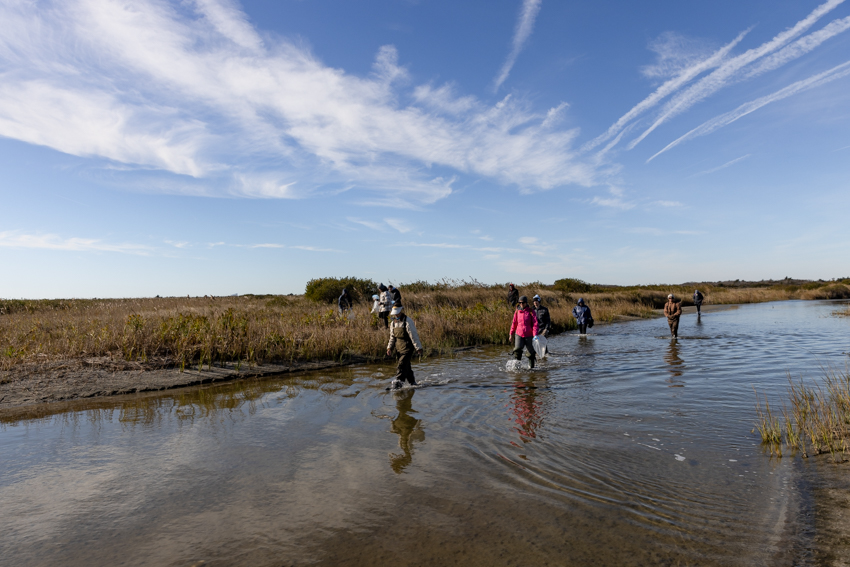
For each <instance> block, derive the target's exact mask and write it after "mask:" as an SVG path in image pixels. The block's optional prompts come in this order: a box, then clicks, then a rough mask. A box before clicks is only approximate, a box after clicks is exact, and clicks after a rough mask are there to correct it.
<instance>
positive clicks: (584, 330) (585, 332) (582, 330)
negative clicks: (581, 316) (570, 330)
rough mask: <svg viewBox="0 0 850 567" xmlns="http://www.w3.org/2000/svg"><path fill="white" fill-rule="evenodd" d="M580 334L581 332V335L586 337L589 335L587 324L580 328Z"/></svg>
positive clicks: (582, 324)
mask: <svg viewBox="0 0 850 567" xmlns="http://www.w3.org/2000/svg"><path fill="white" fill-rule="evenodd" d="M578 332H579V334H581V335H586V334H587V324H586V323H581V324H580V325H579V326H578Z"/></svg>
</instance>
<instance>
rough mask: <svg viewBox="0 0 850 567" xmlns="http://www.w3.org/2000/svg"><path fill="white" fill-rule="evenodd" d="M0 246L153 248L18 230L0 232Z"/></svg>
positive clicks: (137, 251) (92, 249)
mask: <svg viewBox="0 0 850 567" xmlns="http://www.w3.org/2000/svg"><path fill="white" fill-rule="evenodd" d="M0 247H3V248H30V249H40V250H64V251H68V252H118V253H121V254H137V255H141V256H146V255H148V254H149V253H150V252H151V251H152V250H153V249H152V248H151V247H150V246H144V245H141V244H123V243H122V244H113V243H109V242H104V241H103V240H100V239H96V238H79V237H72V238H63V237H61V236H59V235H56V234H26V233H23V232H20V231H3V232H0Z"/></svg>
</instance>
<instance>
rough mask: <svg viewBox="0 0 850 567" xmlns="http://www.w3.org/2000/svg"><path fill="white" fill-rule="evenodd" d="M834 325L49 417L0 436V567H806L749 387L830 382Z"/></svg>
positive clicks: (688, 337) (700, 325) (626, 341)
mask: <svg viewBox="0 0 850 567" xmlns="http://www.w3.org/2000/svg"><path fill="white" fill-rule="evenodd" d="M837 307H838V305H837V304H836V303H835V302H781V303H767V304H759V305H748V306H742V307H740V308H737V309H730V310H727V311H722V312H714V313H708V314H705V315H703V317H702V318H701V320H700V321H699V322H698V321H697V318H696V316H694V315H686V316H684V317H683V318H682V323H681V326H680V335H681V336H680V338H679V340H678V341H671V340H670V339H669V337H667V336H666V335H667V328H666V322H665V321H664V320H651V321H649V320H648V321H636V322H630V323H625V324H618V325H609V326H598V327H596V328H594V329H593V330H592V332H591V334H589V335H588V336H586V337H579V336H577V335H563V336H557V337H552V338H550V341H549V348H550V353H551V354H550V356H549V359H548V360H547V361H545V362H543V363H542V364H540V365H539V366H538V367H537V368H535V369H534V370H533V371H532V370H528V369H527V368H526V367H525V364H523V365H522V368H520V369H518V370H512V371H509V370H507V369H506V363H507V362H508V357H507V350H506V348H488V349H482V350H479V351H475V352H472V353H465V354H463V355H461V356H459V357H457V358H454V359H448V358H446V359H432V360H427V361H424V362H416V363H414V371H415V372H416V375H417V378H418V379H419V380H420V381H421V382H423V383H424V384H425V386H424V387H420V388H417V389H415V390H405V391H402V392H401V393H388V392H386V391H385V389H384V388H385V387H386V386H387V384H388V378H389V376H390V375H391V373H392V371H393V370H394V367H393V366H391V365H389V364H384V365H370V366H362V367H356V368H346V369H341V370H337V371H324V372H320V373H316V374H311V375H303V376H298V377H290V378H287V379H281V380H263V381H243V382H238V383H229V384H222V385H212V386H206V387H197V388H187V389H182V390H175V391H170V392H168V393H161V394H156V395H150V394H149V395H136V396H125V397H120V398H112V399H105V400H96V401H83V402H79V403H76V404H71V405H67V404H66V405H62V406H57V407H56V409H55V410H51V411H59V410H61V412H60V413H55V414H53V415H48V414H45V417H42V418H40V419H32V420H25V421H15V422H6V423H4V424H2V425H0V509H1V510H2V514H0V564H3V565H57V564H62V565H91V564H121V565H193V564H197V563H199V562H202V561H203V562H204V563H203V564H204V565H238V564H244V565H307V564H310V565H312V564H328V565H337V564H344V565H390V564H391V565H394V566H395V565H435V564H439V565H449V564H463V565H545V564H551V565H590V564H593V565H654V564H664V565H667V564H672V565H679V564H699V565H755V564H762V565H768V564H769V565H799V564H807V563H810V562H811V561H812V545H813V544H812V541H813V530H814V527H813V525H812V522H811V510H812V502H811V496H810V494H809V492H808V491H807V489H806V482H805V478H804V476H801V474H800V470H801V469H802V467H800V464H799V460H798V459H796V460H795V459H793V458H788V457H786V458H783V459H777V458H771V457H770V456H769V455H768V454H765V453H764V452H763V451H762V449H761V447H760V445H759V439H758V438H757V436H756V435H755V434H753V433H751V429H752V428H753V423H754V416H755V411H754V402H755V395H754V393H753V388H754V387H755V388H757V389H758V391H759V392H763V393H767V394H769V395H771V396H772V399H774V400H777V401H778V400H779V398H780V396H782V395H784V392H785V385H786V383H787V382H786V381H787V377H786V373H787V372H790V373H791V374H792V375H794V376H800V375H805V376H809V377H812V378H816V377H817V376H818V375H819V365H824V366H826V365H832V366H833V367H835V368H839V369H844V367H845V365H846V362H847V355H846V354H844V353H846V352H847V351H848V350H850V344H848V343H849V342H850V341H848V333H847V331H848V329H850V321H848V320H847V319H840V318H836V317H832V316H830V314H831V313H832V311H834V310H835V309H836V308H837ZM47 413H49V411H48V412H47ZM814 461H815V460H814V459H810V460H809V461H808V463H807V466H810V464H811V463H813V462H814Z"/></svg>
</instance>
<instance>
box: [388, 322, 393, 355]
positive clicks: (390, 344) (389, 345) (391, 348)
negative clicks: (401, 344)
mask: <svg viewBox="0 0 850 567" xmlns="http://www.w3.org/2000/svg"><path fill="white" fill-rule="evenodd" d="M394 346H395V335H393V329H392V326H391V327H390V342H388V343H387V354H388V355H389V354H392V352H393V347H394Z"/></svg>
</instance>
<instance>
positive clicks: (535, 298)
mask: <svg viewBox="0 0 850 567" xmlns="http://www.w3.org/2000/svg"><path fill="white" fill-rule="evenodd" d="M531 299H533V300H534V301H540V296H539V295H535V296H534V297H532V298H531Z"/></svg>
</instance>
